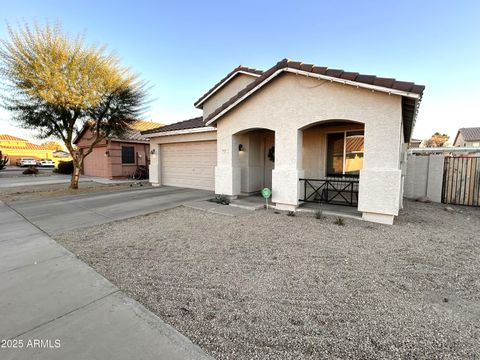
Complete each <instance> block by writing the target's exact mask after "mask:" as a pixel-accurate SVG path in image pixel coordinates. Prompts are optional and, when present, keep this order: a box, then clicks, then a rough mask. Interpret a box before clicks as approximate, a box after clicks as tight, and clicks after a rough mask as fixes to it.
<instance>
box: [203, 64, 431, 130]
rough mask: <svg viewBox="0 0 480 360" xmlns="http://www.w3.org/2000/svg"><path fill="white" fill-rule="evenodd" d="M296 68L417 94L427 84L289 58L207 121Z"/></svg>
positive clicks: (213, 113) (253, 83)
mask: <svg viewBox="0 0 480 360" xmlns="http://www.w3.org/2000/svg"><path fill="white" fill-rule="evenodd" d="M287 68H288V69H296V70H302V71H305V72H307V73H312V74H319V75H325V76H329V77H333V78H338V79H342V80H348V81H354V82H358V83H362V84H367V85H374V86H379V87H383V88H387V89H392V90H399V91H403V92H411V93H415V94H419V95H422V93H423V90H424V89H425V86H423V85H417V84H415V83H413V82H406V81H398V80H395V79H393V78H383V77H377V76H375V75H364V74H359V73H357V72H348V71H344V70H340V69H330V68H328V67H324V66H317V65H313V64H304V63H302V62H299V61H292V60H289V59H283V60H281V61H279V62H278V63H277V64H276V65H275V66H273V67H271V68H270V69H268V70H267V71H265V72H264V73H263V74H262V75H261V76H259V77H258V78H256V79H255V80H254V81H252V82H251V83H250V84H248V85H247V86H246V87H245V88H244V89H243V90H241V91H240V92H238V93H237V95H235V96H233V97H232V98H230V100H228V101H227V102H225V103H224V104H222V105H221V106H220V107H218V108H217V109H216V110H215V111H213V112H212V113H211V114H209V115H208V116H207V118H206V119H205V122H208V121H210V120H212V119H213V118H215V117H216V116H217V115H218V114H220V113H221V112H222V111H224V110H226V109H227V108H228V107H229V106H231V105H232V104H233V103H235V102H236V101H237V100H239V99H241V98H242V97H243V96H244V95H246V94H247V93H248V92H249V91H251V90H253V89H254V88H255V87H257V86H258V85H260V84H261V83H262V82H264V81H265V80H267V79H268V78H269V77H270V76H271V75H273V74H274V73H275V72H276V71H278V70H282V69H287Z"/></svg>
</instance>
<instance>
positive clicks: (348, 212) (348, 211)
mask: <svg viewBox="0 0 480 360" xmlns="http://www.w3.org/2000/svg"><path fill="white" fill-rule="evenodd" d="M316 210H322V212H323V214H324V215H333V216H342V217H346V218H353V219H361V218H362V213H361V212H360V211H358V210H357V208H356V207H354V206H343V205H333V204H320V203H310V202H305V203H301V204H300V206H299V207H298V211H305V212H314V211H316Z"/></svg>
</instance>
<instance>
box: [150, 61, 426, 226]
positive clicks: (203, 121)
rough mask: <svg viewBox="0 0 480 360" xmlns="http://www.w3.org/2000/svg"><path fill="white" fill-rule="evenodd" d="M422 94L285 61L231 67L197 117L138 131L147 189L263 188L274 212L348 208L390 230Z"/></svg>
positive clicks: (226, 191) (403, 85)
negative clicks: (145, 156)
mask: <svg viewBox="0 0 480 360" xmlns="http://www.w3.org/2000/svg"><path fill="white" fill-rule="evenodd" d="M423 90H424V86H420V85H415V84H414V83H410V82H402V81H396V80H395V79H389V78H379V77H376V76H370V75H361V74H358V73H353V72H345V71H343V70H336V69H329V68H325V67H319V66H315V65H309V64H304V63H301V62H295V61H290V60H287V59H284V60H282V61H280V62H278V63H277V64H276V65H275V66H273V67H272V68H271V69H269V70H267V71H264V72H263V71H259V70H255V69H250V68H247V67H244V66H239V67H237V68H236V69H234V70H233V71H232V72H231V73H229V74H228V75H227V76H226V77H225V78H223V79H222V80H221V81H220V82H218V83H217V84H216V85H215V86H214V87H213V88H212V89H210V90H209V91H208V92H207V93H206V94H205V95H203V96H202V97H201V98H200V99H199V100H198V101H197V102H196V103H195V106H196V107H197V108H199V109H202V110H203V116H202V117H199V118H195V119H190V120H186V121H183V122H179V123H175V124H172V125H167V126H165V127H163V128H159V129H152V130H149V131H146V132H143V133H142V134H144V135H145V136H147V137H149V138H150V149H151V163H150V181H151V182H152V183H153V184H154V185H162V184H164V185H173V186H184V187H192V188H199V189H208V190H213V191H215V193H216V194H223V195H228V196H231V197H236V196H239V195H242V194H252V193H256V192H258V191H260V190H261V189H262V188H263V187H269V188H271V189H272V202H273V203H274V204H275V206H276V207H277V208H278V209H282V210H294V209H296V208H297V207H298V206H300V205H301V204H302V203H303V202H305V201H306V202H310V201H314V202H328V203H334V204H341V205H351V206H356V207H357V208H358V210H359V211H360V212H362V216H363V218H364V219H365V220H369V221H375V222H381V223H386V224H391V223H392V222H393V219H394V216H396V215H398V211H399V209H400V208H401V206H402V197H403V196H402V193H403V178H404V175H405V174H404V171H405V164H404V162H405V159H406V157H405V151H406V148H407V144H408V143H409V140H410V137H411V133H412V129H413V126H414V123H415V118H416V114H417V112H418V107H419V104H420V100H421V97H422V93H423Z"/></svg>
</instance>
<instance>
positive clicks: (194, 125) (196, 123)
mask: <svg viewBox="0 0 480 360" xmlns="http://www.w3.org/2000/svg"><path fill="white" fill-rule="evenodd" d="M193 129H205V131H214V130H216V129H215V128H212V127H209V126H205V122H204V121H203V117H202V116H199V117H196V118H193V119H188V120H183V121H179V122H176V123H173V124H170V125H165V126H162V127H159V128H156V129H151V130H147V131H142V135H146V134H157V133H168V132H172V131H183V130H193Z"/></svg>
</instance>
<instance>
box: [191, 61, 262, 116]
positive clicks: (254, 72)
mask: <svg viewBox="0 0 480 360" xmlns="http://www.w3.org/2000/svg"><path fill="white" fill-rule="evenodd" d="M241 72H243V73H248V74H252V75H254V76H258V75H262V74H263V71H262V70H258V69H253V68H249V67H246V66H243V65H239V66H237V67H236V68H235V69H233V70H232V71H230V72H229V73H228V74H227V75H226V76H225V77H224V78H223V79H222V80H220V81H219V82H218V83H216V84H215V85H214V86H213V87H212V88H211V89H210V90H208V91H207V92H206V93H205V94H203V95H202V96H201V97H200V98H199V99H198V100H197V101H195V103H194V104H193V105H194V106H195V107H198V106H199V105H200V103H201V102H202V101H203V100H205V99H206V98H207V97H208V96H210V94H212V93H213V92H214V91H215V90H216V89H217V88H218V87H220V86H222V85H223V84H224V83H225V82H226V81H227V80H228V79H230V78H231V77H232V76H233V75H235V74H237V73H241Z"/></svg>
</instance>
